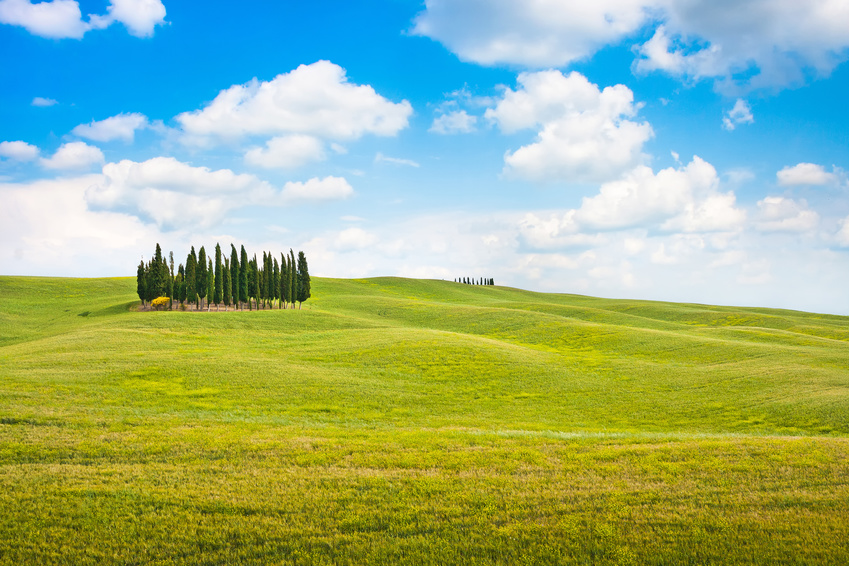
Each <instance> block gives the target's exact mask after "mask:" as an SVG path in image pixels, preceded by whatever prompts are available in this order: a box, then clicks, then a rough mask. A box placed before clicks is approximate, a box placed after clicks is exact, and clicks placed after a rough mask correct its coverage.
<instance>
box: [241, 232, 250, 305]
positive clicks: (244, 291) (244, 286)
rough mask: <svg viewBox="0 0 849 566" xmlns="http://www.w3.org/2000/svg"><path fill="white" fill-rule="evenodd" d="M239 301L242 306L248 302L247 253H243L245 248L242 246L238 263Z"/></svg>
mask: <svg viewBox="0 0 849 566" xmlns="http://www.w3.org/2000/svg"><path fill="white" fill-rule="evenodd" d="M239 301H240V302H241V303H242V304H243V305H244V303H247V302H248V253H247V252H246V251H245V246H242V256H241V259H240V261H239ZM242 310H244V306H242Z"/></svg>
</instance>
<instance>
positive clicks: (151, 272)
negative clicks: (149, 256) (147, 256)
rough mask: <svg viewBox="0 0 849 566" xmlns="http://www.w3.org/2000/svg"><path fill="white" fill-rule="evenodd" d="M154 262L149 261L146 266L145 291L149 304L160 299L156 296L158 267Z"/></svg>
mask: <svg viewBox="0 0 849 566" xmlns="http://www.w3.org/2000/svg"><path fill="white" fill-rule="evenodd" d="M152 262H153V260H151V261H148V262H147V263H146V264H145V266H144V278H145V286H144V290H145V293H146V294H147V302H148V303H150V302H151V301H152V300H153V299H155V298H156V297H158V296H159V295H157V294H156V280H155V276H156V271H157V270H156V267H155V265H154V264H153V263H152Z"/></svg>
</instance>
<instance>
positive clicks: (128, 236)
mask: <svg viewBox="0 0 849 566" xmlns="http://www.w3.org/2000/svg"><path fill="white" fill-rule="evenodd" d="M0 53H1V54H2V59H3V64H2V65H0V274H4V275H45V276H73V277H101V276H132V275H134V274H135V271H136V266H137V265H138V263H139V261H140V259H142V258H144V259H149V258H150V256H151V255H152V253H153V249H154V247H155V245H156V243H160V244H161V246H162V248H163V250H165V251H166V252H167V251H173V252H174V254H175V259H176V261H177V262H178V263H179V262H184V261H185V257H186V254H187V253H188V250H189V247H190V246H192V245H194V246H195V247H196V248H199V247H200V246H201V245H203V246H205V247H206V248H207V249H211V248H214V246H215V244H216V243H217V242H220V243H221V245H222V247H223V248H224V249H225V250H229V248H230V244H231V243H232V244H235V245H236V247H237V248H238V247H239V246H241V245H244V246H245V248H246V249H248V250H249V251H251V252H252V253H253V252H256V253H261V251H263V250H268V251H272V252H274V253H277V254H279V253H280V252H283V251H288V250H289V248H293V249H294V250H295V251H296V252H297V251H298V250H303V251H304V252H305V254H306V256H307V258H308V260H309V265H310V273H311V274H312V275H317V276H332V277H357V278H359V277H370V276H383V275H397V276H404V277H422V278H435V279H447V280H454V279H455V278H457V277H475V278H480V277H487V278H488V277H491V278H493V279H494V280H495V283H496V284H499V285H510V286H515V287H521V288H525V289H531V290H537V291H545V292H561V293H578V294H586V295H593V296H601V297H612V298H625V299H652V300H664V301H681V302H692V303H705V304H721V305H739V306H762V307H777V308H788V309H798V310H807V311H814V312H822V313H833V314H844V315H849V283H847V282H849V173H847V170H849V110H847V100H848V99H847V94H849V63H847V59H849V3H847V2H846V1H845V0H809V1H806V2H798V1H797V0H744V1H740V0H733V1H732V0H704V1H703V0H595V1H594V2H591V3H587V2H579V1H567V0H521V1H520V0H427V1H426V2H421V1H411V0H363V1H360V2H350V1H347V0H346V1H341V0H340V1H328V0H313V1H309V2H306V1H302V2H294V1H286V0H283V1H281V0H274V1H268V2H266V1H257V2H251V3H246V4H239V3H233V2H219V1H217V0H206V1H204V2H196V1H193V0H181V1H180V2H175V1H173V0H111V1H109V0H100V1H76V0H53V1H52V2H41V3H33V2H31V1H29V0H0Z"/></svg>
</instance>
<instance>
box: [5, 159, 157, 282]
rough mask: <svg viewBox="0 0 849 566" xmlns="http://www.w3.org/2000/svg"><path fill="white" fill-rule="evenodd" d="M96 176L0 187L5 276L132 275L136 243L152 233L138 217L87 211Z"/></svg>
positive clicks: (147, 239)
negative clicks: (90, 188)
mask: <svg viewBox="0 0 849 566" xmlns="http://www.w3.org/2000/svg"><path fill="white" fill-rule="evenodd" d="M99 179H100V175H85V176H81V177H75V178H63V179H49V180H38V181H33V182H30V183H25V184H5V185H3V184H0V194H2V197H3V206H0V264H2V265H3V273H5V274H22V275H23V274H26V275H49V276H57V275H65V276H74V275H76V276H88V277H91V276H102V275H128V274H130V273H132V269H133V264H134V262H136V263H137V262H138V257H139V256H138V254H136V253H135V250H134V249H133V248H134V247H136V246H139V245H140V244H143V247H144V248H147V247H148V246H149V244H150V242H153V241H156V240H154V238H155V237H156V235H155V234H154V233H153V230H151V229H150V228H149V227H146V226H144V225H143V224H142V223H141V222H140V221H139V219H138V218H136V217H134V216H130V215H126V214H122V213H116V212H107V211H99V212H95V211H91V210H89V208H88V206H87V203H86V200H85V197H84V195H85V192H86V189H87V188H88V187H89V186H90V185H91V184H93V183H96V182H98V180H99Z"/></svg>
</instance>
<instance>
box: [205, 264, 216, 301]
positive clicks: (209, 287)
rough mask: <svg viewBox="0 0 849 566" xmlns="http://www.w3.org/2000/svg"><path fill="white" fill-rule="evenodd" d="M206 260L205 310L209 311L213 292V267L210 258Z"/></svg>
mask: <svg viewBox="0 0 849 566" xmlns="http://www.w3.org/2000/svg"><path fill="white" fill-rule="evenodd" d="M207 261H208V262H209V265H207V267H206V311H207V312H209V305H210V304H211V303H210V301H211V300H212V295H213V293H215V267H214V266H213V265H212V258H209V259H208V260H207Z"/></svg>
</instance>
